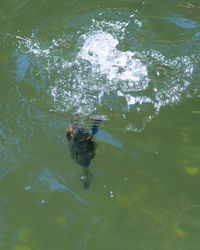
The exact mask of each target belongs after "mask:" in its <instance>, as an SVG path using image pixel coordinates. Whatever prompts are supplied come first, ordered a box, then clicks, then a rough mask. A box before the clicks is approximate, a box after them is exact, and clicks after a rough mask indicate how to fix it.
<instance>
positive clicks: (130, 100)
mask: <svg viewBox="0 0 200 250" xmlns="http://www.w3.org/2000/svg"><path fill="white" fill-rule="evenodd" d="M99 18H101V19H102V20H99ZM96 19H98V20H95V18H91V22H90V25H89V26H87V27H84V26H81V27H80V29H79V30H77V33H76V38H75V41H76V45H75V46H74V45H73V46H74V47H73V46H72V44H70V43H68V42H66V38H65V37H63V36H62V37H58V38H54V39H53V40H51V41H49V42H48V43H45V42H44V41H42V40H41V39H39V38H38V37H37V35H32V36H31V37H29V38H22V37H17V38H18V50H17V52H16V53H15V56H17V58H18V63H17V67H18V71H19V69H20V60H19V58H20V56H24V55H26V56H28V57H29V58H26V60H28V61H29V62H31V63H29V64H30V66H29V69H28V67H27V68H26V69H25V70H26V72H24V71H23V72H22V73H23V74H22V76H23V79H24V80H27V82H28V83H29V84H30V83H31V84H32V87H34V88H41V85H40V82H45V81H46V82H48V84H46V85H44V90H45V91H46V94H47V95H48V96H49V97H48V98H49V105H50V107H49V110H53V111H59V112H63V111H70V112H81V113H86V115H87V116H88V115H91V114H95V112H96V113H97V114H98V110H99V109H100V108H101V107H102V106H107V107H108V108H109V109H110V110H115V111H116V112H121V113H124V112H125V113H126V112H130V111H131V110H137V112H141V113H143V114H144V116H143V118H144V117H145V116H146V118H145V119H146V121H147V120H150V119H152V117H153V116H154V115H155V114H157V113H158V112H159V111H160V108H161V107H162V106H165V105H168V104H172V103H176V102H179V101H180V100H181V98H182V96H183V94H184V93H185V90H186V89H187V87H188V86H189V85H190V82H191V79H192V74H193V63H192V59H191V57H189V56H182V57H176V58H169V57H167V56H166V55H164V54H162V52H161V51H157V50H155V49H150V50H143V51H141V50H140V51H138V50H135V51H133V50H130V49H126V50H122V49H120V44H121V43H123V42H124V41H125V42H127V43H129V41H128V40H127V41H126V35H127V34H129V32H130V31H129V30H130V27H129V26H131V25H132V26H131V28H132V29H133V30H134V29H136V28H137V29H139V32H141V36H142V35H143V33H142V32H143V30H142V28H143V21H141V20H139V19H137V18H135V15H133V14H130V15H129V18H128V17H127V21H126V22H125V21H122V22H120V21H118V20H117V21H116V20H113V21H112V20H110V21H107V20H105V18H104V17H103V15H102V13H99V14H98V15H97V17H96ZM137 33H138V30H137V32H136V33H135V36H137ZM133 37H134V32H133ZM137 39H138V37H137ZM30 67H32V71H31V72H37V73H35V76H34V73H31V74H30ZM23 70H24V69H23ZM28 72H29V73H28ZM17 74H18V76H19V75H20V72H17ZM36 76H37V77H36ZM36 78H37V81H36ZM38 82H39V85H40V86H39V85H38ZM42 86H43V85H42ZM121 102H123V103H124V102H125V103H126V107H124V104H123V105H119V103H121ZM146 104H150V105H151V106H153V108H154V111H153V112H152V111H151V112H150V113H148V112H146ZM145 112H146V115H145Z"/></svg>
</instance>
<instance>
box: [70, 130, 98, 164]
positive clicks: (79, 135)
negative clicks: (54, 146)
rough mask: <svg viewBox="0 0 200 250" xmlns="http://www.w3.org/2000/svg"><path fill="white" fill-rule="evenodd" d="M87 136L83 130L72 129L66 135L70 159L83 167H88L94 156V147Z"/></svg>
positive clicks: (93, 143)
mask: <svg viewBox="0 0 200 250" xmlns="http://www.w3.org/2000/svg"><path fill="white" fill-rule="evenodd" d="M89 136H90V134H89V133H88V132H87V131H85V130H84V129H83V128H74V129H73V131H72V132H71V133H67V139H68V142H69V149H70V154H71V157H72V158H73V159H74V160H75V161H76V162H77V163H78V164H79V165H81V166H83V167H89V165H90V161H91V160H92V159H93V158H94V156H95V149H96V145H95V142H94V141H92V139H89V140H88V137H89Z"/></svg>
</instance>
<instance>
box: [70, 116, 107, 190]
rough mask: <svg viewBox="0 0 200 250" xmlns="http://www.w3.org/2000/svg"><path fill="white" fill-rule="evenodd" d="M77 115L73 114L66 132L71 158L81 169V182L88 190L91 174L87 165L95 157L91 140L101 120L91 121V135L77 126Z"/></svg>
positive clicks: (94, 145) (93, 143)
mask: <svg viewBox="0 0 200 250" xmlns="http://www.w3.org/2000/svg"><path fill="white" fill-rule="evenodd" d="M78 119H79V115H78V114H75V115H74V118H73V121H72V122H71V125H70V127H69V128H68V129H67V130H66V137H67V139H68V144H69V149H70V154H71V157H72V158H73V159H74V160H75V161H76V162H77V163H78V164H79V165H81V166H82V167H83V175H82V176H81V181H82V183H83V186H84V188H86V189H87V188H89V186H90V182H91V173H90V171H89V165H90V162H91V160H92V159H93V158H94V157H95V151H96V143H95V142H94V141H93V140H92V139H93V136H94V135H95V134H96V133H97V132H98V125H99V122H101V121H102V120H101V119H99V118H98V119H92V120H93V124H92V127H91V130H92V131H91V133H90V132H89V131H87V130H86V129H84V128H82V127H80V126H78Z"/></svg>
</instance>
